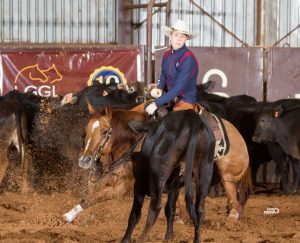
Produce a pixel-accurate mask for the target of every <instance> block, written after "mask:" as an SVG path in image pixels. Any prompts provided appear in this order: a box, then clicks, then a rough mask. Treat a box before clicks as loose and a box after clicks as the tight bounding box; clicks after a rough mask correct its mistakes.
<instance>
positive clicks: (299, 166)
mask: <svg viewBox="0 0 300 243" xmlns="http://www.w3.org/2000/svg"><path fill="white" fill-rule="evenodd" d="M291 162H292V167H293V188H292V190H293V193H296V192H297V190H298V187H299V183H300V160H298V159H294V158H291Z"/></svg>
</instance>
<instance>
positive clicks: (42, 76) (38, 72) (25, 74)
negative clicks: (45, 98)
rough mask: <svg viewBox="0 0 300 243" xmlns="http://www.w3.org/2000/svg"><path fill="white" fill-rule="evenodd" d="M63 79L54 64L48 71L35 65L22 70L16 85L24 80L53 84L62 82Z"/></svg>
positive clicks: (17, 77)
mask: <svg viewBox="0 0 300 243" xmlns="http://www.w3.org/2000/svg"><path fill="white" fill-rule="evenodd" d="M62 78H63V77H62V75H61V74H60V73H59V71H58V70H57V68H56V66H55V64H52V66H51V67H49V68H48V69H41V68H40V67H39V65H38V64H35V65H31V66H27V67H24V68H23V69H21V70H20V71H19V72H18V74H17V76H16V78H15V83H19V82H21V81H22V80H25V81H30V80H32V81H37V82H40V83H42V84H46V83H48V84H53V83H55V82H59V81H61V80H62Z"/></svg>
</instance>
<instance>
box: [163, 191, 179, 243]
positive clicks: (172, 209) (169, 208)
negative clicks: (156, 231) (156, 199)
mask: <svg viewBox="0 0 300 243" xmlns="http://www.w3.org/2000/svg"><path fill="white" fill-rule="evenodd" d="M179 193H180V188H179V189H176V190H175V191H172V192H169V193H168V201H167V204H166V206H165V215H166V218H167V231H166V234H165V240H171V239H173V237H174V232H173V224H174V218H175V214H176V201H177V199H178V196H179Z"/></svg>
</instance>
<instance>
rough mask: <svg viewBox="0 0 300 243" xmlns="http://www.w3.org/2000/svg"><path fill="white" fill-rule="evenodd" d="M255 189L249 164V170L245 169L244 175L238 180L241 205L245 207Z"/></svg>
mask: <svg viewBox="0 0 300 243" xmlns="http://www.w3.org/2000/svg"><path fill="white" fill-rule="evenodd" d="M252 191H253V184H252V178H251V170H250V166H249V165H248V167H247V170H246V171H245V173H244V175H243V177H242V178H241V180H240V181H239V182H238V185H237V192H238V193H237V198H238V201H239V203H240V204H241V206H242V207H243V208H244V206H245V205H246V202H247V200H248V198H249V196H250V194H251V193H252Z"/></svg>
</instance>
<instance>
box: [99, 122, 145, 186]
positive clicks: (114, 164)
mask: <svg viewBox="0 0 300 243" xmlns="http://www.w3.org/2000/svg"><path fill="white" fill-rule="evenodd" d="M111 134H112V128H111V127H110V128H109V130H108V132H107V133H106V134H105V139H104V141H103V143H102V144H101V145H100V147H99V148H98V149H97V150H96V153H95V155H94V170H97V169H99V165H97V164H96V161H97V159H100V165H101V164H102V162H101V152H102V150H103V148H104V147H105V145H106V144H107V143H108V141H109V138H110V137H111ZM146 135H147V133H143V134H142V135H141V136H140V137H139V138H138V139H137V141H136V142H135V143H134V144H133V145H132V146H131V147H130V148H129V149H128V150H127V151H126V152H124V154H123V155H122V156H121V157H120V158H119V159H116V160H112V161H110V162H109V163H108V164H107V165H104V166H102V168H103V167H109V170H108V171H106V172H103V173H102V175H101V178H102V177H103V176H105V175H106V174H111V173H113V171H114V170H115V169H116V168H118V167H119V166H120V165H121V164H122V163H123V162H126V161H128V160H129V158H130V156H131V154H132V152H133V151H134V149H135V148H136V147H137V145H138V144H139V142H140V141H141V140H142V141H143V140H144V138H145V137H146ZM111 154H112V153H111ZM97 167H98V168H97ZM99 179H100V178H99ZM99 179H98V180H99ZM98 180H95V181H93V182H96V181H98Z"/></svg>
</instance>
